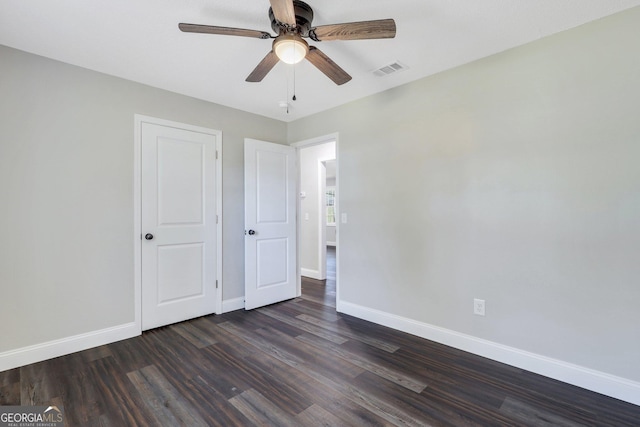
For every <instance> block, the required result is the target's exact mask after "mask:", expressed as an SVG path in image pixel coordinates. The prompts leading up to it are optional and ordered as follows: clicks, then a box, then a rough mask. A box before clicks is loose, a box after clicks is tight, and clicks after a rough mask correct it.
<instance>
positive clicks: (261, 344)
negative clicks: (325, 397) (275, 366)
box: [220, 322, 304, 366]
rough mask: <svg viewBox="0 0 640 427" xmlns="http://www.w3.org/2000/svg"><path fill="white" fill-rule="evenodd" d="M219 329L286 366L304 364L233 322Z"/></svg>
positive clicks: (223, 324) (222, 325) (222, 324)
mask: <svg viewBox="0 0 640 427" xmlns="http://www.w3.org/2000/svg"><path fill="white" fill-rule="evenodd" d="M220 327H221V328H223V329H225V330H227V331H229V332H231V333H233V334H235V335H236V336H238V337H240V338H242V339H243V340H245V341H247V342H248V343H249V344H251V345H253V346H255V347H256V348H258V349H260V350H262V351H263V352H264V353H266V354H268V355H270V356H271V357H275V358H276V359H278V360H281V361H283V362H284V363H286V364H287V365H290V366H297V365H301V364H303V363H304V362H303V360H302V359H300V358H298V357H296V356H294V355H293V354H291V353H289V352H287V351H284V350H282V349H281V348H279V347H277V346H275V345H273V344H272V343H270V342H269V341H268V340H266V339H264V338H261V337H259V336H255V335H252V334H249V333H246V332H245V331H244V330H243V329H242V328H240V327H238V326H237V325H236V324H234V323H233V322H225V323H221V324H220Z"/></svg>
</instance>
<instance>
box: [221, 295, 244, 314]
mask: <svg viewBox="0 0 640 427" xmlns="http://www.w3.org/2000/svg"><path fill="white" fill-rule="evenodd" d="M242 309H244V297H239V298H232V299H226V300H224V301H222V312H223V313H228V312H230V311H236V310H242Z"/></svg>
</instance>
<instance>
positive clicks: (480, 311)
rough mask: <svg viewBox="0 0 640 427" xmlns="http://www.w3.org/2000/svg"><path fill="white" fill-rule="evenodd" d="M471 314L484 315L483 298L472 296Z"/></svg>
mask: <svg viewBox="0 0 640 427" xmlns="http://www.w3.org/2000/svg"><path fill="white" fill-rule="evenodd" d="M473 314H477V315H478V316H484V300H483V299H478V298H474V300H473Z"/></svg>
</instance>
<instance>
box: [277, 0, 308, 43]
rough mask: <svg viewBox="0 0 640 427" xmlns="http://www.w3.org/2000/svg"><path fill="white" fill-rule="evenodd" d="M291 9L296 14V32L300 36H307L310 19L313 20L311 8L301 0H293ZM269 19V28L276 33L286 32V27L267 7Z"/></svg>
mask: <svg viewBox="0 0 640 427" xmlns="http://www.w3.org/2000/svg"><path fill="white" fill-rule="evenodd" d="M293 10H294V13H295V15H296V32H297V33H298V34H299V35H300V36H302V37H308V36H309V30H310V29H311V21H313V9H311V6H309V5H308V4H306V3H305V2H303V1H300V0H293ZM269 19H270V20H271V28H273V31H275V32H276V33H277V34H278V35H280V34H282V33H287V32H288V28H286V26H283V25H282V24H281V23H280V22H279V21H278V20H277V19H276V17H275V15H274V14H273V9H271V8H269Z"/></svg>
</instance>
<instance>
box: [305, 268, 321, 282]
mask: <svg viewBox="0 0 640 427" xmlns="http://www.w3.org/2000/svg"><path fill="white" fill-rule="evenodd" d="M300 275H302V276H304V277H310V278H312V279H316V280H324V279H326V277H321V276H320V272H319V271H318V270H311V269H308V268H301V269H300Z"/></svg>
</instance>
